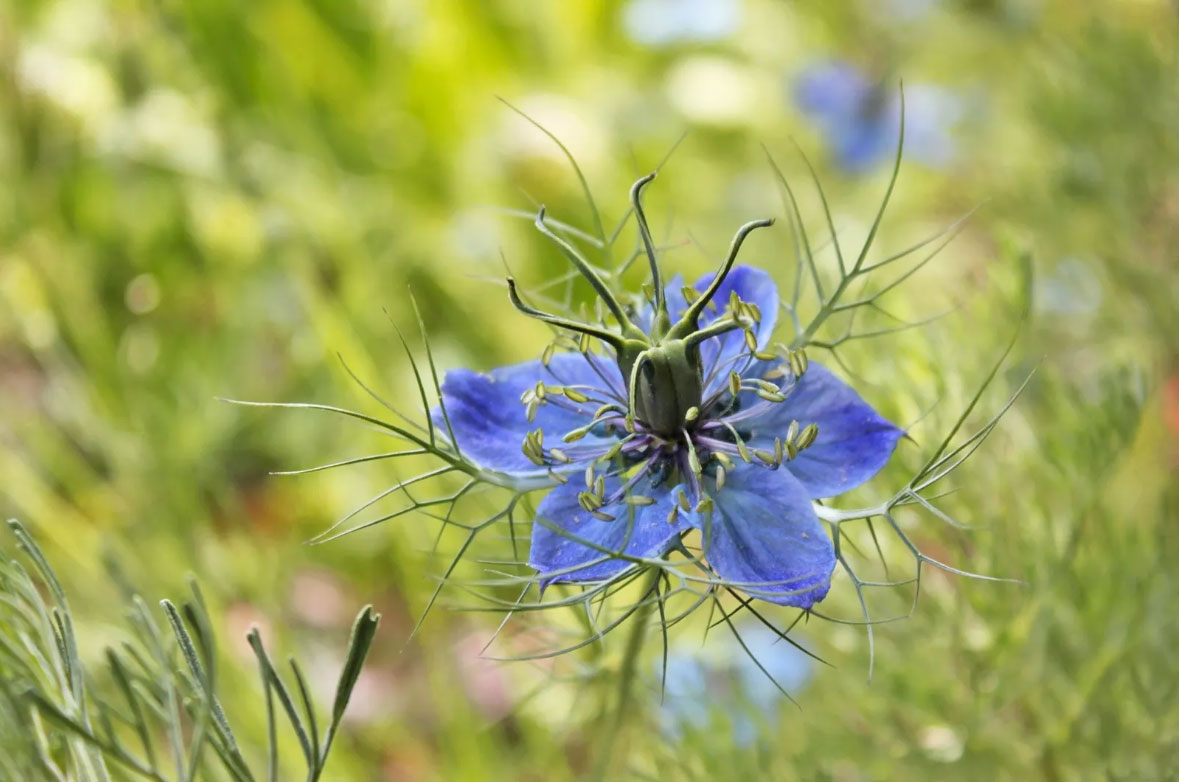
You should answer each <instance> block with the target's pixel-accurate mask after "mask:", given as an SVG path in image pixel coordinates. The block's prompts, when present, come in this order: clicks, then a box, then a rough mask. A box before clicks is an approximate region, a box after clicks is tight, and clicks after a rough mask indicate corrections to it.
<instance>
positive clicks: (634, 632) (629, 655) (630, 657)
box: [591, 567, 662, 780]
mask: <svg viewBox="0 0 1179 782" xmlns="http://www.w3.org/2000/svg"><path fill="white" fill-rule="evenodd" d="M661 572H662V571H661V570H660V569H659V568H657V567H653V568H650V570H648V572H647V576H646V578H645V579H644V580H643V585H644V587H643V594H642V597H640V598H639V600H640V605H639V607H638V608H636V609H635V612H634V615H633V616H631V619H630V635H628V636H627V638H626V648H625V649H624V650H623V657H622V666H621V667H620V668H619V670H618V699H617V701H616V703H615V705H614V709H613V712H612V713H608V714H606V715H605V716H604V720H605V724H604V726H603V734H604V735H603V741H602V743H601V745H600V752H599V753H598V759H597V763H596V764H595V767H594V774H593V776H592V777H591V779H595V780H603V779H606V778H608V772H609V770H610V767H611V765H612V764H613V761H614V760H615V758H614V754H615V748H616V747H617V744H618V737H619V736H620V735H621V733H622V728H623V726H624V724H625V723H626V718H627V717H628V716H629V714H630V712H631V709H630V708H629V707H630V702H631V699H632V696H633V694H634V682H635V678H636V674H637V671H638V663H639V657H640V656H641V655H642V651H643V642H644V641H646V639H647V629H648V624H649V623H650V619H651V612H652V611H654V610H655V606H656V603H657V600H653V599H651V596H652V595H653V594H654V592H655V590H656V588H657V586H658V584H659V576H660V574H661Z"/></svg>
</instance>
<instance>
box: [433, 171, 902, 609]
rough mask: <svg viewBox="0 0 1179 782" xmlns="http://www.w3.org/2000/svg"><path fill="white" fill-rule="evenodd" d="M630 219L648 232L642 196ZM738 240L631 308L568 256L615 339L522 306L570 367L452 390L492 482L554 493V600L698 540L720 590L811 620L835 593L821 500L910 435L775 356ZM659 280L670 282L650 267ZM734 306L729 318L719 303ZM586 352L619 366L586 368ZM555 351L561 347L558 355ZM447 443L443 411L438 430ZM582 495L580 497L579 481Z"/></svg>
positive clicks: (531, 367) (455, 419)
mask: <svg viewBox="0 0 1179 782" xmlns="http://www.w3.org/2000/svg"><path fill="white" fill-rule="evenodd" d="M646 181H650V178H645V179H644V180H640V182H639V183H638V184H636V187H635V189H634V190H632V198H634V199H635V204H636V214H637V215H638V219H639V221H640V226H641V228H642V230H643V233H644V237H645V238H646V239H647V240H648V247H650V246H651V245H650V243H649V232H648V231H647V229H646V222H645V218H644V217H643V215H642V210H641V207H640V206H639V202H638V195H637V192H638V191H640V190H641V186H642V184H644V183H645V182H646ZM768 222H769V221H758V222H755V223H750V224H748V225H747V226H745V227H744V228H743V229H742V230H741V231H740V232H738V236H737V238H736V239H735V240H734V243H733V247H732V249H731V251H730V255H729V258H728V260H727V261H726V263H725V264H724V265H723V266H722V267H721V270H720V271H719V272H718V273H717V274H716V275H715V277H714V276H712V275H708V276H705V277H704V278H702V279H700V280H699V281H698V282H697V283H696V284H695V286H693V287H687V286H685V285H683V284H682V281H681V280H680V279H679V278H678V277H677V278H676V279H675V280H673V281H672V282H671V283H670V284H668V285H667V286H666V287H664V286H662V285H656V286H655V287H654V288H653V290H654V291H661V292H662V295H655V296H653V298H654V299H655V301H654V302H651V301H647V302H644V303H642V304H641V306H632V307H630V308H629V309H628V308H625V307H623V306H621V304H620V303H619V302H618V301H617V300H616V299H615V298H614V295H613V293H611V292H610V291H609V289H608V288H607V287H606V286H605V284H604V283H603V282H602V280H601V279H600V278H598V277H597V275H596V273H595V272H593V270H592V267H590V266H589V264H588V262H587V261H584V259H582V258H580V256H579V255H578V254H577V252H576V250H575V249H574V248H573V247H572V245H570V244H568V242H566V241H565V240H564V239H563V238H561V237H558V236H557V235H556V234H554V233H552V232H551V231H548V229H547V226H546V225H545V224H544V221H543V212H542V214H541V217H540V218H538V221H537V223H538V226H540V227H541V229H542V231H545V232H546V233H548V235H549V236H550V238H551V239H553V240H554V242H556V243H558V244H559V246H560V247H561V248H562V250H563V252H565V253H566V255H567V256H569V257H570V258H571V259H577V260H575V261H574V262H575V264H577V265H578V268H579V269H580V270H581V271H582V273H583V274H585V275H586V276H587V277H588V278H589V279H590V281H591V282H592V283H594V287H595V288H596V289H597V291H598V293H599V295H600V296H601V297H602V298H603V300H604V301H605V302H606V304H607V306H608V307H609V308H610V310H611V311H612V312H613V313H614V316H615V319H616V321H617V322H618V324H619V330H620V331H621V334H618V333H615V332H614V331H612V330H610V329H609V328H608V327H607V326H606V324H605V321H602V323H601V324H600V325H589V324H580V323H577V322H574V321H572V320H569V319H566V318H562V317H559V316H555V315H549V314H547V313H544V312H541V311H539V310H535V309H533V308H531V307H529V306H528V305H526V304H524V302H523V301H521V300H520V297H519V293H518V292H517V290H516V287H515V283H514V281H512V280H510V279H509V281H508V283H509V292H510V293H511V296H512V300H513V303H514V304H515V305H516V307H517V308H518V309H520V310H521V311H523V312H525V313H526V314H528V315H531V316H533V317H537V318H539V319H541V320H545V321H547V322H549V323H551V324H553V325H557V326H559V327H561V328H563V329H565V330H566V331H573V332H575V333H577V332H580V333H581V334H582V338H581V340H580V344H579V342H578V341H573V342H572V343H571V344H570V343H569V340H568V339H566V340H565V343H566V344H567V345H568V346H569V347H571V348H572V349H571V350H568V351H567V352H561V353H555V354H554V353H552V352H551V351H546V354H547V355H546V357H545V358H543V359H541V360H539V361H531V362H527V363H524V364H517V365H515V366H509V367H501V368H499V369H496V370H493V371H492V372H491V373H490V374H480V373H477V372H472V371H469V370H455V371H452V372H449V373H448V374H447V375H446V377H445V380H444V382H443V384H442V399H443V402H444V405H445V411H446V414H447V416H448V417H449V426H450V428H452V429H453V434H454V438H455V440H456V441H457V444H458V446H459V447H460V448H461V450H462V452H463V453H464V454H465V456H466V457H467V458H468V459H471V460H472V461H474V462H475V463H477V464H478V465H480V466H481V467H482V468H484V469H488V470H492V471H495V472H499V473H503V474H506V475H510V476H514V477H515V478H516V479H518V480H520V481H522V482H528V481H532V482H535V481H537V479H540V480H541V481H543V480H545V479H546V478H547V479H550V480H552V481H554V482H556V483H557V484H558V485H556V487H555V488H554V489H553V490H552V491H551V492H550V493H549V494H548V495H547V496H546V497H545V498H544V499H543V500H542V501H541V503H540V505H539V506H538V508H537V519H536V521H535V523H534V524H533V530H532V544H531V551H530V555H529V564H530V565H531V566H532V567H534V568H535V569H536V570H537V571H539V572H540V574H541V575H542V576H543V579H542V581H541V583H542V585H545V584H550V583H553V582H587V581H602V580H605V579H609V578H612V577H614V576H616V575H618V574H619V573H621V572H622V571H624V570H626V569H628V568H630V567H633V566H634V565H635V564H636V563H635V559H639V558H645V559H650V558H657V557H662V556H663V555H665V554H666V553H668V552H669V551H670V550H671V549H673V548H675V547H677V545H678V544H679V540H680V538H681V536H683V535H684V534H685V533H687V532H689V531H690V530H693V529H697V530H700V531H701V537H702V543H701V546H702V548H703V555H702V556H703V558H704V559H705V560H707V564H708V567H709V568H710V569H711V570H712V571H713V572H714V573H715V575H716V577H717V578H718V579H720V580H722V581H723V582H724V583H725V584H726V585H729V586H734V587H737V588H740V589H743V590H744V591H745V592H747V593H748V594H751V595H754V596H756V597H759V598H762V599H764V600H769V601H771V602H774V603H778V604H782V605H791V606H797V607H799V608H809V607H810V606H811V605H813V604H814V603H815V602H817V601H818V600H821V599H822V598H823V597H824V596H825V595H826V594H827V590H828V588H829V587H830V579H831V573H832V571H833V570H834V567H835V556H834V552H833V548H832V544H831V540H830V538H829V537H828V535H827V533H826V531H825V529H824V527H823V525H822V524H821V523H820V522H819V519H818V518H817V516H816V515H815V511H814V509H813V506H812V500H814V499H817V498H821V497H831V496H833V495H836V494H839V493H841V492H844V491H847V490H848V489H852V488H854V487H856V486H858V485H860V484H861V483H863V482H864V481H866V480H868V479H869V478H871V477H872V476H873V475H875V474H876V472H877V471H879V470H880V468H881V467H883V466H884V464H885V462H887V461H888V459H889V457H890V456H891V454H892V451H893V449H894V447H895V446H896V443H897V441H898V439H899V438H900V437H901V435H902V432H901V430H900V429H898V428H897V427H896V426H894V425H893V424H891V423H889V422H888V421H886V420H884V419H883V418H881V417H880V416H879V415H878V414H877V413H876V412H875V411H874V410H873V409H872V408H871V407H869V406H868V405H867V404H865V402H864V401H863V400H862V399H861V398H860V396H859V395H858V394H857V393H856V392H855V391H853V390H852V389H851V388H850V387H849V386H847V385H845V384H844V383H843V382H842V381H840V380H839V379H837V378H836V377H835V375H833V374H832V373H831V372H830V371H828V370H827V369H826V368H824V367H822V366H819V365H817V364H809V366H808V365H807V363H806V361H805V356H804V355H802V354H798V353H793V354H791V353H789V352H787V353H786V354H785V355H784V354H782V353H773V352H767V349H768V347H769V345H770V337H771V334H772V333H773V331H774V326H775V323H776V322H777V313H778V308H779V301H778V290H777V287H776V286H775V284H774V282H773V281H772V280H771V279H770V276H769V275H768V274H766V273H765V272H764V271H761V270H760V269H756V268H752V267H748V266H735V267H734V266H733V262H734V260H735V256H736V253H737V251H738V249H739V248H740V245H741V242H742V241H743V239H744V236H745V235H747V234H748V233H749V232H751V231H752V230H753V229H754V228H758V227H763V226H764V225H768ZM650 253H651V258H652V263H651V265H652V272H653V277H654V280H655V282H656V283H658V282H659V274H658V269H657V268H656V266H655V263H654V260H653V259H654V252H653V250H650ZM714 301H715V302H728V306H727V307H725V308H722V307H718V306H714V305H713V304H712V303H713V302H714ZM590 337H593V338H597V339H598V340H600V341H602V342H603V343H604V344H605V346H606V349H607V351H608V355H605V356H603V355H601V354H597V353H594V352H591V351H590V350H589V347H588V345H589V340H590ZM555 344H556V343H555ZM434 418H435V420H436V421H437V423H438V428H439V430H440V431H446V429H445V427H446V425H447V422H446V420H445V419H444V417H443V415H442V410H441V409H438V410H435V412H434ZM583 477H584V480H583Z"/></svg>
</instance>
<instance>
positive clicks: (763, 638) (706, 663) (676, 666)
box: [656, 625, 813, 746]
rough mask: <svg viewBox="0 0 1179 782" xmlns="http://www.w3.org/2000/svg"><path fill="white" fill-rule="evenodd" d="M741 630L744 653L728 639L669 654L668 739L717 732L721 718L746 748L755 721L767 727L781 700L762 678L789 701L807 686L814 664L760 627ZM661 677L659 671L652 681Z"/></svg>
mask: <svg viewBox="0 0 1179 782" xmlns="http://www.w3.org/2000/svg"><path fill="white" fill-rule="evenodd" d="M739 630H740V632H741V640H742V641H743V642H744V643H745V647H746V648H747V649H748V651H746V648H742V646H741V645H740V644H739V643H737V641H736V639H735V638H733V636H732V635H731V634H727V633H726V634H723V635H721V636H716V637H715V638H716V640H713V641H712V642H711V643H710V644H709V645H708V646H707V647H706V648H702V649H690V650H689V649H672V650H671V652H670V653H669V654H668V656H667V673H666V680H665V688H664V698H663V708H662V709H661V711H660V714H659V721H660V725H661V727H662V728H663V731H664V733H665V734H666V735H667V736H668V737H669V738H673V739H682V738H683V737H684V734H685V733H688V732H700V731H705V730H709V729H710V728H715V727H718V726H716V725H715V724H714V722H715V721H716V720H717V719H718V717H722V718H723V719H725V720H727V721H728V723H729V728H730V730H731V733H732V736H733V740H734V741H735V742H736V743H737V745H738V746H748V745H749V744H752V743H753V741H754V739H756V737H757V733H758V725H757V721H758V720H759V719H760V720H764V721H766V722H767V723H769V724H770V726H771V727H772V726H773V724H774V723H775V722H776V718H777V715H778V706H779V704H780V702H781V700H782V698H783V695H782V693H781V692H780V691H779V690H778V688H777V687H775V686H774V684H773V682H770V681H768V680H767V678H766V674H769V675H770V676H772V677H773V679H774V682H777V683H778V685H780V686H781V687H782V689H784V690H785V691H786V692H788V693H791V694H792V695H793V694H795V693H798V692H799V691H800V690H801V689H803V688H804V687H805V686H806V685H807V684H808V683H809V682H810V678H811V673H812V667H813V663H812V661H811V658H810V657H808V656H807V655H806V653H804V652H802V651H800V650H799V649H796V648H795V647H794V646H792V645H790V644H789V643H786V642H785V641H782V640H781V639H780V638H779V637H778V635H777V634H776V633H774V632H773V631H771V630H770V629H769V628H767V627H765V626H763V625H754V626H751V627H742V628H739ZM754 658H756V659H757V662H754ZM758 663H760V664H761V666H762V667H764V668H765V670H764V671H763V670H761V668H759V667H758ZM656 664H657V666H662V664H663V662H662V660H659V661H657V663H656ZM662 674H663V671H662V670H661V669H660V668H657V669H656V675H657V676H661V675H662Z"/></svg>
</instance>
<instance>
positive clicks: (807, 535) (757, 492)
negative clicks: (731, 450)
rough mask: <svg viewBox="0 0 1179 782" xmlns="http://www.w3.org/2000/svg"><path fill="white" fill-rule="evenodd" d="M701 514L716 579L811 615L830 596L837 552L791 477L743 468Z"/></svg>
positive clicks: (755, 467) (781, 472)
mask: <svg viewBox="0 0 1179 782" xmlns="http://www.w3.org/2000/svg"><path fill="white" fill-rule="evenodd" d="M712 498H713V500H714V501H715V503H716V508H715V510H714V511H713V512H712V514H711V517H705V516H704V514H701V515H700V518H699V520H698V521H697V523H698V524H700V525H702V528H701V536H702V538H703V542H702V546H703V547H704V557H705V559H706V560H707V561H708V564H709V565H711V566H712V568H713V570H715V571H716V573H717V575H718V576H720V577H721V578H722V579H724V580H726V581H728V582H731V583H733V584H734V585H736V586H737V587H738V588H740V589H742V590H743V591H745V592H748V593H749V594H751V595H753V596H755V597H759V598H761V599H763V600H769V601H770V602H772V603H778V604H779V605H788V606H795V607H796V608H810V607H811V606H812V605H814V604H815V603H817V602H819V601H820V600H822V599H823V598H824V597H825V596H826V595H827V590H828V589H829V588H830V587H831V572H832V571H833V570H834V569H835V550H834V548H833V547H832V545H831V538H829V537H828V536H827V533H826V531H825V530H824V529H823V526H822V524H821V523H820V522H819V519H818V517H817V516H816V515H815V511H814V509H813V508H812V507H811V499H810V495H809V494H808V493H807V491H806V489H805V488H803V486H802V484H800V483H799V482H798V481H797V480H796V479H795V478H794V476H793V475H791V474H790V473H789V472H787V471H786V470H783V469H778V470H770V469H768V468H766V467H761V466H758V465H752V464H740V465H738V466H737V467H736V468H735V469H734V470H733V471H732V472H731V473H730V475H729V477H728V480H727V481H726V482H725V486H724V488H723V489H721V490H720V491H714V492H713V493H712Z"/></svg>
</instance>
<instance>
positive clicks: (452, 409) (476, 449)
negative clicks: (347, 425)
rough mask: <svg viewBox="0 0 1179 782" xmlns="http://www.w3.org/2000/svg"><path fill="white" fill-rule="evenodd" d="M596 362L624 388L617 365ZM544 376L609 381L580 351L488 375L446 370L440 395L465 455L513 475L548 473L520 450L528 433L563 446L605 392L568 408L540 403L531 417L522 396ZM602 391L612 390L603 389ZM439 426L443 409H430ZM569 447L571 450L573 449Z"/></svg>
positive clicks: (605, 442) (558, 381) (604, 442)
mask: <svg viewBox="0 0 1179 782" xmlns="http://www.w3.org/2000/svg"><path fill="white" fill-rule="evenodd" d="M593 360H594V362H595V365H596V366H597V367H598V369H599V370H601V372H602V373H603V374H604V375H605V376H606V377H607V378H609V380H610V384H611V385H612V386H613V387H614V388H616V389H618V390H621V389H622V380H621V378H620V377H619V373H618V367H617V365H616V364H615V363H614V362H613V361H612V360H609V359H604V358H601V357H594V359H593ZM538 381H544V382H545V383H548V384H550V385H570V386H572V385H577V386H592V387H594V388H599V389H600V388H602V386H604V385H607V384H606V383H603V381H602V378H601V377H599V375H598V373H597V372H595V371H594V369H593V367H592V366H590V364H589V360H588V359H587V358H586V357H585V356H583V355H581V354H580V353H560V354H558V355H556V356H553V359H552V361H550V362H549V365H548V366H547V367H545V366H544V365H543V364H542V363H541V362H540V361H528V362H526V363H523V364H515V365H513V366H509V367H500V368H498V369H494V370H492V371H491V372H490V373H489V374H482V373H479V372H472V371H471V370H469V369H456V370H452V371H450V372H447V373H446V377H445V378H444V379H443V382H442V400H443V402H444V403H445V405H446V412H447V415H449V416H450V423H451V425H452V426H453V427H454V435H455V439H457V440H458V445H459V448H461V449H462V452H463V454H464V455H466V456H467V457H468V458H470V459H471V460H472V461H474V462H475V463H476V464H478V465H480V466H481V467H485V468H487V469H489V470H495V471H497V472H503V473H508V474H511V475H533V474H540V473H544V472H546V469H545V468H542V467H538V466H537V465H535V464H533V463H532V462H531V461H529V459H528V457H526V456H525V455H524V453H523V451H521V450H520V446H521V443H522V442H523V440H524V436H525V435H526V434H528V432H530V431H534V430H536V429H540V430H542V431H543V432H544V434H545V444H546V447H551V446H557V447H563V443H562V442H561V437H562V436H564V435H565V433H567V432H569V431H570V430H572V429H576V428H578V427H581V426H585V425H586V424H587V423H588V422H589V421H590V420H591V419H592V418H593V415H594V411H595V410H597V408H598V407H599V406H600V405H601V404H602V402H603V400H604V399H605V398H606V397H602V396H601V395H594V394H591V396H594V397H595V398H593V399H590V401H588V402H586V403H584V404H581V405H575V407H577V410H576V411H574V410H568V409H565V408H562V407H558V406H557V405H555V404H544V405H540V406H539V407H538V408H537V410H536V418H535V419H534V420H533V421H532V422H531V423H530V422H529V421H528V418H527V415H526V411H525V407H524V405H523V404H522V403H521V402H520V395H521V394H523V393H524V391H526V390H527V389H529V388H532V387H533V386H535V385H536V383H537V382H538ZM603 390H607V391H608V390H609V388H607V389H603ZM431 417H432V418H433V420H434V423H435V425H436V426H437V427H438V430H439V431H440V432H442V433H443V434H445V433H446V424H445V421H444V420H443V417H442V411H441V410H439V409H437V408H435V409H434V410H433V411H432V412H431ZM614 442H616V440H615V439H614V438H610V437H606V438H602V437H595V436H593V435H589V436H587V437H586V438H585V439H583V440H581V441H579V442H578V443H577V446H578V448H579V449H580V448H582V447H585V446H595V445H601V446H602V447H603V448H608V447H610V446H611V445H613V443H614ZM570 450H571V449H570Z"/></svg>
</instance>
